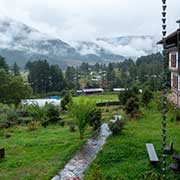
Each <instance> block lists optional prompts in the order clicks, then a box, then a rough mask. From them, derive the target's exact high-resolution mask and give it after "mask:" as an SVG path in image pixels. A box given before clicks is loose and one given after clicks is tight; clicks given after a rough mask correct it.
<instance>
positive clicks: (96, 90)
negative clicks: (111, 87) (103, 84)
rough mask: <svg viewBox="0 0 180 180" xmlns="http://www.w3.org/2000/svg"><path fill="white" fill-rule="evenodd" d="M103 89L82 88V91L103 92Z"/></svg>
mask: <svg viewBox="0 0 180 180" xmlns="http://www.w3.org/2000/svg"><path fill="white" fill-rule="evenodd" d="M103 91H104V89H102V88H92V89H83V92H85V93H88V92H89V93H91V92H103Z"/></svg>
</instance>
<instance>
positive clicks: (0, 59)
mask: <svg viewBox="0 0 180 180" xmlns="http://www.w3.org/2000/svg"><path fill="white" fill-rule="evenodd" d="M0 69H4V70H5V71H6V72H8V70H9V67H8V65H7V63H6V61H5V59H4V57H2V56H0Z"/></svg>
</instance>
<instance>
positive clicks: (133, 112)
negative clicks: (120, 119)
mask: <svg viewBox="0 0 180 180" xmlns="http://www.w3.org/2000/svg"><path fill="white" fill-rule="evenodd" d="M124 110H125V112H126V114H129V115H130V116H131V117H136V116H137V114H138V113H139V102H138V99H136V98H133V97H131V98H130V99H128V101H127V102H126V104H125V107H124Z"/></svg>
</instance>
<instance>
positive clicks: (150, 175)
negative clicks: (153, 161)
mask: <svg viewBox="0 0 180 180" xmlns="http://www.w3.org/2000/svg"><path fill="white" fill-rule="evenodd" d="M143 179H144V180H163V177H162V175H161V174H159V173H157V172H155V171H147V172H145V173H144V175H143Z"/></svg>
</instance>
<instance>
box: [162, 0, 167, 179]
mask: <svg viewBox="0 0 180 180" xmlns="http://www.w3.org/2000/svg"><path fill="white" fill-rule="evenodd" d="M162 3H163V5H162V9H163V12H162V35H163V95H162V101H163V111H162V150H163V153H162V158H163V161H162V171H163V179H166V152H165V147H166V111H167V62H166V48H165V46H166V41H165V37H166V33H167V31H166V27H167V26H166V8H167V5H166V0H162Z"/></svg>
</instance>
